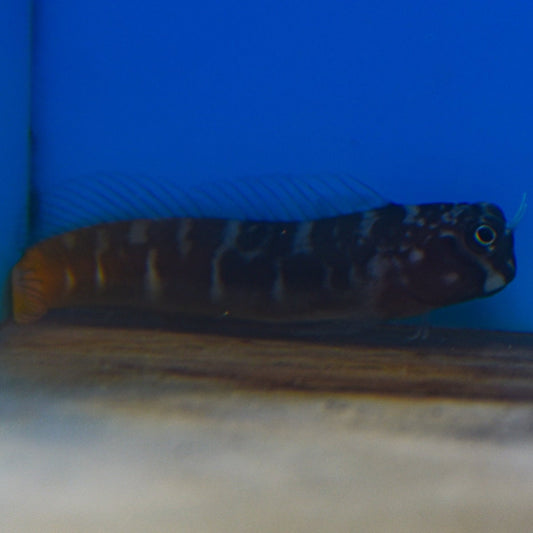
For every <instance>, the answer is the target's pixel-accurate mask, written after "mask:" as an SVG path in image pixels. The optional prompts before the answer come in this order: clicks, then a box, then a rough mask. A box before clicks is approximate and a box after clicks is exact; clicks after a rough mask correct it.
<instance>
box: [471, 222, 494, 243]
mask: <svg viewBox="0 0 533 533" xmlns="http://www.w3.org/2000/svg"><path fill="white" fill-rule="evenodd" d="M496 237H497V234H496V231H495V230H494V229H493V228H492V227H491V226H488V225H487V224H481V226H478V227H477V228H476V230H475V231H474V239H476V242H477V243H478V244H481V246H490V245H491V244H493V243H494V241H495V240H496Z"/></svg>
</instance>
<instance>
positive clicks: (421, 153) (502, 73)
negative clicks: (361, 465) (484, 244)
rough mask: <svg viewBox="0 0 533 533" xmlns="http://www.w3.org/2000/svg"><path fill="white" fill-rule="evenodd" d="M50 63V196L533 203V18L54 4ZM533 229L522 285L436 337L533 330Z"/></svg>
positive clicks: (479, 12) (46, 178)
mask: <svg viewBox="0 0 533 533" xmlns="http://www.w3.org/2000/svg"><path fill="white" fill-rule="evenodd" d="M34 47H35V48H34V74H33V75H34V80H33V124H32V128H33V131H34V139H35V147H34V170H35V177H36V180H37V182H38V184H40V186H41V187H43V188H45V189H46V188H48V189H51V190H53V189H54V188H55V189H56V190H59V189H60V188H61V187H62V184H63V183H64V182H65V180H68V179H70V178H79V177H80V176H86V178H84V179H91V178H90V176H91V175H101V174H102V173H113V172H119V173H121V174H122V175H124V174H125V175H128V174H132V175H137V176H138V175H140V174H141V175H146V176H151V177H157V178H161V179H171V180H178V181H182V182H194V181H195V180H198V179H206V178H210V179H223V178H226V177H231V176H242V175H253V174H264V173H269V172H294V173H299V174H301V173H307V172H309V173H317V172H343V173H346V172H347V173H351V174H353V175H354V176H356V177H357V178H359V179H361V180H363V181H364V182H366V183H368V184H370V185H371V186H373V187H374V188H375V189H377V190H378V191H379V192H380V193H382V194H383V195H385V196H386V197H388V198H390V199H392V200H394V201H397V202H402V203H416V202H428V201H445V200H446V201H476V200H486V201H494V202H496V203H498V204H500V205H501V206H502V207H503V208H504V210H505V211H506V213H507V216H508V217H509V218H510V217H512V215H513V214H514V211H516V209H517V208H518V205H519V203H520V198H521V195H522V193H523V192H530V193H531V187H530V185H531V182H532V181H531V171H532V168H533V151H532V150H531V140H532V135H531V128H532V124H533V99H532V87H531V86H532V81H533V62H532V61H531V57H532V51H533V4H532V3H531V2H526V1H524V2H517V1H510V2H509V1H506V2H503V1H501V2H499V1H492V2H487V1H470V2H463V1H461V2H459V1H454V0H452V1H448V2H445V3H444V2H421V1H416V2H415V1H403V2H396V1H390V0H389V1H385V0H383V1H379V0H372V1H364V2H361V1H354V0H351V1H339V0H330V1H328V2H326V1H320V2H318V1H306V2H291V1H283V2H281V1H276V0H273V1H269V2H265V1H254V2H243V1H241V2H236V1H224V2H216V1H211V0H203V1H198V2H179V1H178V2H176V1H156V2H146V1H131V0H130V1H128V2H126V1H115V2H109V1H104V0H92V1H91V2H72V1H67V0H47V1H46V2H37V3H36V13H35V42H34ZM80 194H82V193H80ZM532 220H533V217H532V216H531V213H530V212H527V213H526V216H525V218H524V220H523V221H522V223H521V224H520V226H519V227H518V230H517V233H516V239H517V255H518V267H519V273H518V277H517V279H516V280H515V281H514V282H513V283H512V284H511V285H510V286H509V287H508V288H507V289H506V290H505V291H504V292H502V293H501V294H499V295H497V296H495V297H493V298H491V299H488V300H484V301H478V302H473V303H468V304H465V305H462V306H458V307H454V308H451V309H449V310H445V311H440V312H437V313H435V314H434V315H433V316H432V321H433V322H435V323H440V324H448V325H459V326H466V325H470V326H480V327H499V328H507V329H514V330H533V298H532V294H533V268H532V267H533V253H532V247H531V244H530V243H531V238H530V235H531V233H532V230H533V223H532Z"/></svg>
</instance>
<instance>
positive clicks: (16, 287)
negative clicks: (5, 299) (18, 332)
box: [11, 255, 49, 324]
mask: <svg viewBox="0 0 533 533" xmlns="http://www.w3.org/2000/svg"><path fill="white" fill-rule="evenodd" d="M45 287H46V280H45V279H43V278H42V276H41V275H40V270H39V269H38V268H36V267H35V264H32V260H31V257H28V255H26V256H24V257H23V258H22V259H21V260H20V261H19V262H18V263H17V264H16V265H15V266H14V267H13V270H12V271H11V298H12V312H13V319H14V320H15V322H17V323H19V324H27V323H30V322H34V321H36V320H38V319H39V318H41V317H42V316H43V315H44V314H46V312H47V311H48V307H49V306H48V302H47V295H46V291H45Z"/></svg>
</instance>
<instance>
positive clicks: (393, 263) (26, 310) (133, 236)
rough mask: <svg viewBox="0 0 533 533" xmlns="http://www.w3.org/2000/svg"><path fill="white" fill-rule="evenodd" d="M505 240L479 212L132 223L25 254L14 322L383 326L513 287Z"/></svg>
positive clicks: (502, 230) (484, 207) (386, 210)
mask: <svg viewBox="0 0 533 533" xmlns="http://www.w3.org/2000/svg"><path fill="white" fill-rule="evenodd" d="M515 271H516V263H515V257H514V247H513V232H512V230H511V229H509V227H508V226H507V224H506V221H505V217H504V215H503V213H502V211H501V210H500V209H499V208H498V207H497V206H495V205H493V204H489V203H474V204H467V203H456V204H454V203H431V204H421V205H411V206H404V205H399V204H394V203H389V204H387V205H384V206H382V207H378V208H375V209H368V210H366V211H361V212H354V213H350V214H343V215H339V216H332V217H326V218H319V219H315V220H303V221H253V220H230V219H222V218H187V217H178V218H165V219H160V220H149V219H135V220H130V221H119V222H110V223H103V224H97V225H94V226H90V227H85V228H81V229H78V230H74V231H70V232H67V233H64V234H61V235H57V236H54V237H51V238H48V239H45V240H43V241H42V242H40V243H37V244H36V245H34V246H33V247H31V248H29V249H28V250H27V251H26V253H25V255H24V256H23V257H22V259H21V260H20V262H19V263H18V264H17V265H16V266H15V267H14V269H13V271H12V299H13V316H14V319H15V321H17V322H20V323H26V322H31V321H34V320H37V319H38V318H40V317H41V316H43V315H44V314H45V313H46V312H47V310H48V309H52V308H61V307H75V306H98V307H100V306H102V307H105V306H125V307H133V308H146V309H150V308H151V309H157V310H163V311H171V312H177V313H183V314H186V315H192V316H205V317H209V316H210V317H217V316H230V317H236V318H244V319H252V320H269V321H294V320H320V319H335V318H352V319H354V320H364V321H367V320H386V319H393V318H401V317H407V316H412V315H416V314H419V313H423V312H426V311H429V310H431V309H435V308H439V307H443V306H446V305H450V304H454V303H458V302H463V301H466V300H470V299H473V298H478V297H483V296H489V295H491V294H494V293H495V292H498V291H499V290H501V289H503V288H504V287H505V286H506V285H507V284H508V283H509V282H510V281H511V280H512V279H513V278H514V276H515Z"/></svg>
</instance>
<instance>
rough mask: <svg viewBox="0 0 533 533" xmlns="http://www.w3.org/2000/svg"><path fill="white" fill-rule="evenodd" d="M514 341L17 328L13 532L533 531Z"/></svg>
mask: <svg viewBox="0 0 533 533" xmlns="http://www.w3.org/2000/svg"><path fill="white" fill-rule="evenodd" d="M471 335H472V334H471ZM482 335H484V336H485V337H486V336H487V334H486V332H485V333H484V334H482ZM384 338H385V337H384ZM498 339H500V337H498V338H495V339H493V341H494V350H493V351H490V350H488V349H487V346H486V345H485V344H484V343H483V342H480V343H475V342H471V341H469V342H465V345H467V347H466V348H465V347H464V346H462V347H461V343H460V338H456V337H453V338H448V339H446V342H444V343H441V344H442V346H441V348H439V339H438V338H436V339H435V340H434V341H432V342H429V343H427V345H425V344H424V343H422V344H414V345H413V344H409V343H405V345H402V346H401V347H400V348H401V349H397V348H395V344H394V342H393V341H394V339H392V340H391V339H385V341H383V342H381V341H380V342H376V343H371V342H366V344H364V346H363V347H362V348H361V347H360V346H358V345H357V344H356V343H353V342H347V341H346V339H337V340H336V341H335V339H333V340H332V339H330V338H329V339H328V338H326V339H323V338H322V339H320V340H319V341H317V340H316V339H315V340H312V339H311V340H309V339H307V340H306V339H303V340H302V339H296V340H294V339H293V340H289V341H287V340H280V339H274V340H272V339H267V338H240V339H236V338H234V337H224V336H217V335H211V336H210V335H197V334H195V333H190V332H189V333H176V332H168V331H159V330H153V329H152V330H128V329H121V328H117V329H105V328H100V329H98V328H89V327H85V326H62V325H57V324H47V323H43V324H40V325H37V326H30V327H26V328H18V327H14V326H8V327H6V328H4V330H3V331H2V332H1V362H0V366H1V378H0V379H1V383H2V388H1V391H2V392H1V393H0V397H1V400H2V401H1V403H0V413H1V424H0V461H1V470H0V471H1V474H2V475H1V483H0V505H1V508H2V513H1V514H0V530H2V531H10V532H11V531H13V532H17V531H45V532H47V531H54V532H63V531H65V532H67V531H68V532H72V531H77V532H78V531H79V532H85V531H128V532H137V531H139V532H140V531H179V532H226V531H228V532H229V531H231V532H248V531H261V532H263V531H264V532H271V531H272V532H279V531H290V532H304V531H305V532H315V531H316V532H321V531H358V532H359V531H361V532H365V531H394V532H418V531H421V532H422V531H424V532H425V531H432V532H460V531H468V532H478V531H479V532H487V531H506V532H512V531H516V532H525V531H529V530H530V529H531V524H532V523H533V505H532V502H533V403H531V398H532V396H531V387H532V386H533V383H531V381H532V380H531V377H530V376H531V371H532V368H533V344H532V343H531V339H530V338H529V337H528V336H525V337H520V338H519V337H516V336H515V337H513V336H508V337H507V336H504V337H502V338H501V339H503V340H509V342H508V343H507V344H506V343H505V342H503V341H502V340H501V339H500V340H498ZM489 340H490V339H489ZM487 342H488V341H487ZM435 346H437V347H435ZM461 349H462V350H463V352H464V353H463V354H462V356H460V353H459V352H460V351H461ZM316 350H318V351H316ZM447 353H449V354H450V356H449V359H447V358H446V357H447V355H446V354H447ZM328 354H331V357H330V355H328ZM495 354H496V355H495ZM213 358H216V359H215V360H214V359H213ZM343 361H344V362H343ZM391 361H392V362H395V363H396V364H392V362H391ZM193 363H194V364H193ZM356 363H357V364H356ZM320 365H322V367H321V368H318V367H320ZM446 368H448V370H447V371H445V369H446ZM461 368H463V370H462V371H461ZM498 369H499V370H498ZM261 375H263V376H264V381H263V382H261V380H260V379H259V378H260V376H261ZM291 375H292V381H291V379H290V376H291ZM302 375H303V376H304V378H303V381H302V380H300V381H299V380H298V376H302ZM498 375H499V376H500V378H498ZM243 376H245V378H243ZM246 376H248V377H246ZM317 376H318V377H317ZM320 376H324V379H320ZM387 376H388V378H387V379H385V378H386V377H387ZM443 376H444V377H443ZM465 376H466V377H465ZM476 376H477V377H476ZM350 380H352V381H351V382H352V383H353V387H352V389H353V390H350V387H349V384H350ZM365 383H366V385H365ZM339 384H340V385H341V386H338V385H339ZM405 384H410V385H411V386H413V387H414V391H413V394H412V395H411V394H409V391H408V390H407V388H406V387H405V386H404V385H405ZM432 386H433V387H434V388H432ZM380 387H384V389H383V391H382V393H380ZM387 387H388V388H387ZM361 390H366V391H367V392H366V393H361ZM435 390H436V391H437V392H438V394H432V391H435ZM369 391H371V392H373V394H369ZM424 391H426V393H424Z"/></svg>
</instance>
